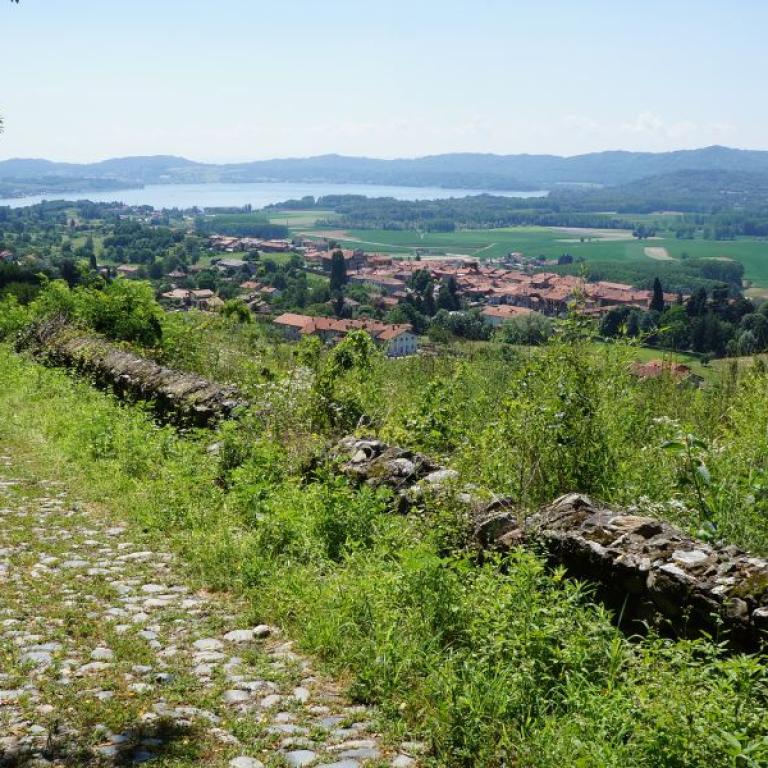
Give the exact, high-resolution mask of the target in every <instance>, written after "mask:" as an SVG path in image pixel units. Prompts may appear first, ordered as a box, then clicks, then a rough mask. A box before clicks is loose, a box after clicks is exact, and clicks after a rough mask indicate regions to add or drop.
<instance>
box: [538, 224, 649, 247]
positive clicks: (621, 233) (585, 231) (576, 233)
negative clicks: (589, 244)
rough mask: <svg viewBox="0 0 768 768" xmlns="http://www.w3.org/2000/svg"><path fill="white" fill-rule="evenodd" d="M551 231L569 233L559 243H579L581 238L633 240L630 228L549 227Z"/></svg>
mask: <svg viewBox="0 0 768 768" xmlns="http://www.w3.org/2000/svg"><path fill="white" fill-rule="evenodd" d="M549 229H551V230H552V231H553V232H558V233H562V234H563V235H570V237H567V238H563V239H562V240H558V242H560V243H579V242H581V240H582V238H584V239H585V240H586V239H589V240H613V241H619V240H633V239H634V238H633V236H632V230H631V229H595V228H592V227H550V228H549Z"/></svg>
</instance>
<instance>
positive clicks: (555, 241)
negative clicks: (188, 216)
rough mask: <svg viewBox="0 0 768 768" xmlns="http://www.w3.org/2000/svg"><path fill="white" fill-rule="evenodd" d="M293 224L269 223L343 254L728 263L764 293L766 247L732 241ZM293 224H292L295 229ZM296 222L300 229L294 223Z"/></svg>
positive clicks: (761, 242) (619, 233) (551, 230)
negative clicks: (329, 242) (328, 241)
mask: <svg viewBox="0 0 768 768" xmlns="http://www.w3.org/2000/svg"><path fill="white" fill-rule="evenodd" d="M293 216H294V217H295V218H294V220H293V221H291V220H288V221H287V222H286V218H285V217H286V214H282V213H281V214H279V215H278V216H276V217H274V218H273V219H272V220H273V221H280V220H282V222H284V223H287V224H288V226H289V227H291V229H292V231H293V232H294V233H296V234H303V235H305V236H308V237H313V238H318V239H319V238H323V237H330V238H334V239H336V240H337V241H338V242H339V243H341V245H343V246H344V247H348V248H362V249H363V250H365V251H381V252H385V253H392V254H394V255H398V254H402V255H403V256H406V255H408V254H412V253H413V252H414V251H416V250H417V249H418V250H419V251H420V252H421V253H422V255H435V256H437V255H444V254H462V255H468V256H476V257H478V258H483V259H493V258H500V257H503V256H506V255H507V254H508V253H510V252H512V251H520V252H522V253H524V254H525V255H526V256H529V257H544V258H546V259H557V258H558V257H559V256H562V255H563V254H564V253H568V254H570V255H571V256H573V257H574V258H575V259H577V258H580V257H583V258H584V260H585V261H586V262H587V263H589V262H611V261H613V262H616V261H618V262H642V263H644V264H652V263H654V262H657V261H658V258H653V256H651V255H648V253H646V249H647V248H648V249H654V250H651V251H650V253H652V254H653V253H655V254H658V253H662V252H663V251H661V250H656V249H665V251H666V253H667V254H668V262H674V261H679V260H682V259H685V258H727V259H733V260H734V261H739V262H741V263H742V264H743V265H744V268H745V278H746V280H747V281H748V282H749V284H750V285H751V286H753V287H754V288H755V289H758V290H759V289H765V288H768V241H766V240H765V239H747V238H739V239H737V240H728V241H719V240H703V239H695V240H682V239H677V238H675V237H665V236H660V237H654V238H650V239H644V240H638V239H636V238H634V237H632V233H631V232H629V231H628V230H609V231H603V230H596V229H583V230H577V229H568V230H564V229H559V228H555V227H505V228H501V229H471V230H460V231H456V232H416V231H413V230H386V229H348V230H340V229H331V228H327V229H323V228H318V227H316V226H312V225H307V224H305V223H304V222H305V221H307V220H308V218H309V217H308V216H306V217H302V216H299V215H298V212H293ZM295 222H296V223H295ZM298 222H300V223H298Z"/></svg>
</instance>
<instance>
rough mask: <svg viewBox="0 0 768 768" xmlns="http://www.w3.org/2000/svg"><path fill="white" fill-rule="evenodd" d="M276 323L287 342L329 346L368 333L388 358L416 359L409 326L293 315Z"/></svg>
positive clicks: (414, 335) (275, 321) (284, 316)
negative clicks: (307, 340) (310, 340)
mask: <svg viewBox="0 0 768 768" xmlns="http://www.w3.org/2000/svg"><path fill="white" fill-rule="evenodd" d="M274 323H275V325H276V326H278V328H281V329H282V331H283V333H284V335H285V337H286V338H287V339H291V340H294V341H296V340H298V339H300V338H302V337H304V336H317V337H318V338H320V339H321V340H322V341H324V342H325V343H327V344H335V343H337V342H338V341H340V340H341V339H343V338H344V337H345V336H346V335H347V334H348V333H350V332H351V331H366V332H367V333H368V334H369V335H370V337H371V338H372V339H373V340H374V342H376V344H377V345H379V346H380V347H381V348H382V349H383V350H384V353H385V354H386V355H388V356H389V357H403V356H405V355H413V354H415V353H416V350H417V345H418V341H417V337H416V334H415V333H414V332H413V329H412V328H411V326H410V325H393V324H391V323H382V322H379V321H377V320H338V319H336V318H332V317H311V316H310V315H297V314H294V313H292V312H286V313H284V314H282V315H279V316H278V317H276V318H275V320H274Z"/></svg>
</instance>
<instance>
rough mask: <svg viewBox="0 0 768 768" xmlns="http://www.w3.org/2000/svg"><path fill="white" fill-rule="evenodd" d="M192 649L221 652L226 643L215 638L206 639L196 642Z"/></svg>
mask: <svg viewBox="0 0 768 768" xmlns="http://www.w3.org/2000/svg"><path fill="white" fill-rule="evenodd" d="M192 647H193V648H195V650H198V651H220V650H222V649H223V648H224V643H222V642H221V640H215V639H214V638H205V639H203V640H196V641H195V642H194V643H192Z"/></svg>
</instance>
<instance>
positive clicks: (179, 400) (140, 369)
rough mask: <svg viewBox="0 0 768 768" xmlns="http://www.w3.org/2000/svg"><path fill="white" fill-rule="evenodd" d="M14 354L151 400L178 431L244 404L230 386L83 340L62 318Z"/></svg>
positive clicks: (41, 327) (34, 331)
mask: <svg viewBox="0 0 768 768" xmlns="http://www.w3.org/2000/svg"><path fill="white" fill-rule="evenodd" d="M16 348H17V350H19V351H22V350H29V351H30V352H32V353H33V354H34V355H35V356H36V357H37V358H38V359H39V360H41V361H42V362H44V363H46V364H48V365H55V366H61V367H65V368H69V369H71V370H74V371H76V372H77V373H79V374H82V375H85V376H88V377H89V378H91V379H92V380H93V381H94V382H95V383H96V384H98V385H99V386H104V387H108V388H110V389H112V390H113V391H114V392H115V393H116V394H118V395H119V396H120V397H125V398H129V399H133V400H150V401H152V402H153V404H154V407H155V410H156V412H157V413H158V415H159V416H161V417H162V418H165V419H167V420H169V421H172V422H174V423H176V424H179V425H183V426H200V427H203V426H209V425H211V424H212V423H214V422H216V421H218V420H220V419H226V418H230V417H232V415H233V414H234V412H235V410H236V409H237V408H239V407H242V406H244V405H245V404H246V403H245V401H244V400H243V399H242V398H241V397H240V395H239V393H238V391H237V389H236V388H235V387H233V386H227V385H222V384H217V383H215V382H212V381H209V380H208V379H204V378H202V377H201V376H197V375H195V374H191V373H181V372H179V371H175V370H173V369H172V368H166V367H164V366H161V365H158V364H157V363H156V362H154V361H152V360H148V359H146V358H143V357H140V356H139V355H135V354H133V353H131V352H126V351H125V350H122V349H120V348H119V347H116V346H114V345H112V344H110V343H108V342H107V341H105V340H104V339H101V338H97V337H93V336H88V335H86V334H84V333H82V332H80V331H79V330H78V329H75V328H73V327H71V326H69V325H67V324H66V322H64V321H62V320H61V319H49V320H46V321H43V322H40V323H36V324H34V325H33V326H30V327H29V328H28V329H27V330H26V331H25V332H24V333H23V334H22V335H21V336H20V337H19V339H18V341H17V344H16Z"/></svg>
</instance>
